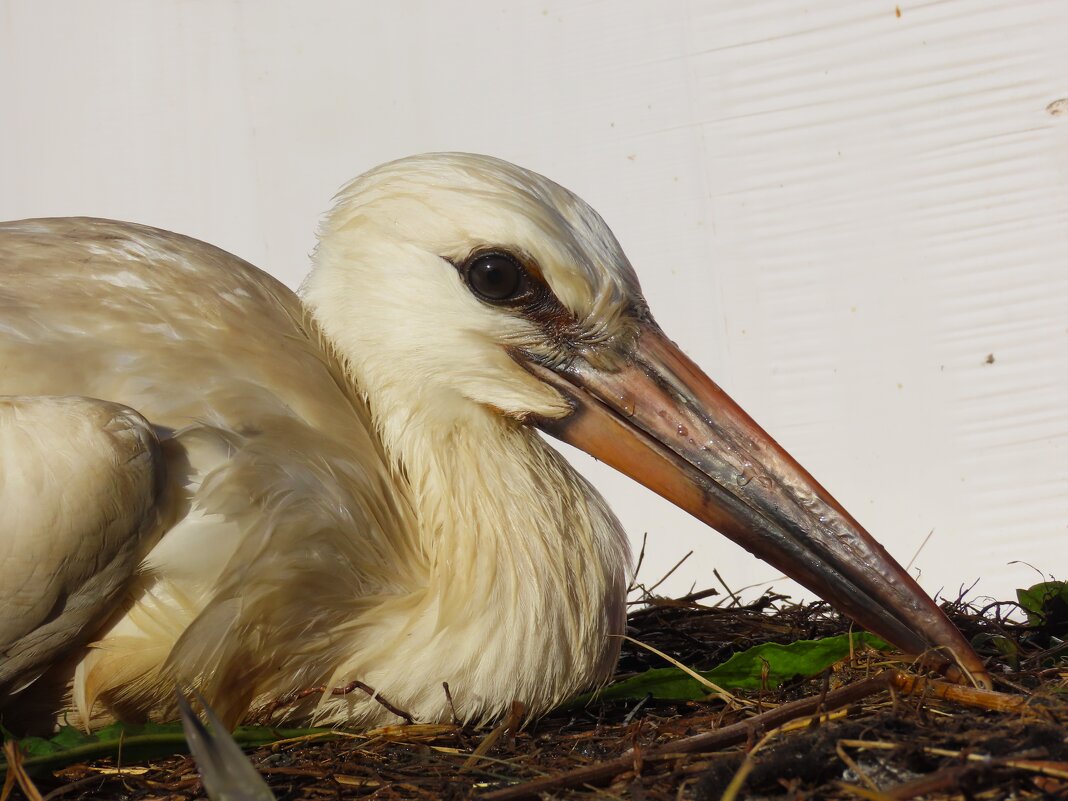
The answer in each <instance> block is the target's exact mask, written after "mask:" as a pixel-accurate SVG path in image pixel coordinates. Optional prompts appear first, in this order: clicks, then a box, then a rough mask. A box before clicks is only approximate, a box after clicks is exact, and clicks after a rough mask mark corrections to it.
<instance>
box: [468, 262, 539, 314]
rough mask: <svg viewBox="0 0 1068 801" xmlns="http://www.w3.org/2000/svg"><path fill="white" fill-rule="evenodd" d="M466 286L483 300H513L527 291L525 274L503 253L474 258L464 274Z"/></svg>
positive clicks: (517, 264)
mask: <svg viewBox="0 0 1068 801" xmlns="http://www.w3.org/2000/svg"><path fill="white" fill-rule="evenodd" d="M464 275H465V277H466V279H467V284H468V286H470V287H471V289H472V290H474V292H475V294H476V295H478V296H479V297H481V298H482V299H483V300H489V301H494V302H498V303H499V302H501V301H506V300H515V299H516V298H519V297H521V296H522V295H523V294H524V293H526V291H527V289H528V282H527V273H526V271H525V270H524V269H523V268H522V266H520V264H519V262H517V261H516V260H515V259H513V258H512V257H511V256H507V255H505V254H504V253H486V254H484V255H482V256H476V257H475V258H474V259H472V260H471V262H470V263H469V264H468V265H467V270H466V272H465V273H464Z"/></svg>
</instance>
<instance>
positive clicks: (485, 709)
mask: <svg viewBox="0 0 1068 801" xmlns="http://www.w3.org/2000/svg"><path fill="white" fill-rule="evenodd" d="M72 251H73V252H72ZM85 253H88V254H90V255H89V258H88V259H87V258H85V256H84V255H83V254H85ZM0 260H2V261H3V263H4V264H5V267H6V269H7V273H6V275H5V285H6V287H7V288H6V289H5V290H4V291H3V295H2V301H0V302H2V307H3V319H4V320H5V323H4V326H5V337H4V339H3V340H0V362H2V363H3V364H4V365H5V368H6V369H5V370H4V371H3V373H2V374H0V395H2V394H8V393H14V392H21V393H26V394H31V395H41V396H56V395H61V396H64V395H66V396H69V395H80V396H90V397H94V396H95V397H106V398H109V399H111V400H112V401H114V402H117V403H120V404H124V405H125V406H127V407H130V408H131V409H136V410H138V411H139V412H140V413H141V414H143V415H145V416H146V417H147V418H148V419H150V420H151V421H152V423H153V425H154V426H155V427H156V430H157V431H158V432H159V433H160V437H161V439H162V454H161V455H160V457H159V458H161V459H162V460H163V462H164V466H163V472H164V473H165V475H166V476H167V483H166V488H165V490H164V492H163V501H162V503H161V506H160V510H159V517H160V522H159V523H158V524H157V526H156V530H155V531H154V532H151V533H150V534H149V537H150V538H152V540H153V541H154V546H153V547H152V549H151V551H150V552H149V553H148V554H147V557H146V558H145V560H144V568H143V569H142V571H141V572H140V574H139V576H138V577H137V579H136V588H134V589H132V590H131V593H132V596H131V597H132V598H134V599H135V600H134V601H133V603H132V605H131V606H130V608H129V609H128V610H127V611H125V613H124V614H122V615H121V616H120V617H119V618H118V619H117V620H115V621H114V622H113V623H112V624H111V625H110V626H109V627H108V630H107V632H106V633H104V634H103V635H102V636H101V638H100V640H99V642H98V643H97V645H96V646H95V647H94V648H93V649H91V650H90V651H89V652H88V654H87V655H86V656H85V658H84V659H83V660H82V661H81V662H80V663H79V665H78V668H77V674H76V675H77V678H76V681H75V684H74V699H75V701H76V705H77V708H78V710H79V711H80V712H81V713H82V715H84V716H88V715H89V714H90V710H91V709H92V708H93V707H94V706H95V702H96V701H98V700H105V701H106V704H107V707H108V708H118V709H129V708H133V709H137V710H143V709H149V710H152V709H159V710H160V712H161V713H162V714H164V715H169V714H171V708H170V704H171V703H172V698H173V681H174V679H175V678H176V677H177V676H181V677H183V678H184V679H186V680H188V679H190V678H196V679H197V680H198V681H197V683H198V685H199V686H201V687H202V689H204V690H205V691H209V692H210V693H211V695H212V697H213V698H215V699H217V700H216V701H215V705H216V707H217V708H218V709H219V710H220V712H221V713H222V714H224V715H228V716H229V717H230V718H234V717H235V716H239V715H240V714H243V713H244V712H245V710H246V709H247V708H248V706H250V705H252V706H255V705H257V704H259V705H264V704H266V703H268V702H269V701H271V700H274V699H277V698H279V697H282V696H284V695H286V694H288V693H293V692H297V691H300V690H303V689H306V688H308V687H315V686H323V685H328V686H331V687H333V686H336V685H342V684H345V683H346V682H347V681H349V680H350V679H351V678H356V677H359V678H361V680H363V681H365V682H366V683H368V684H370V685H371V686H374V687H376V688H378V689H380V690H381V692H382V693H383V694H384V696H385V697H387V698H389V699H390V700H391V701H392V702H393V703H394V704H395V705H398V706H400V707H401V708H403V709H405V710H407V711H409V712H410V713H411V714H413V715H417V716H419V718H420V719H439V718H442V717H443V715H444V714H445V712H446V708H447V700H446V697H445V693H444V690H443V689H442V682H443V681H449V682H450V687H451V689H452V694H453V697H454V702H455V703H456V704H457V710H458V712H459V713H460V714H462V715H463V716H464V717H468V718H481V717H484V716H491V715H493V714H496V713H498V712H500V711H503V710H504V709H505V708H506V707H507V704H508V703H510V701H511V698H510V697H505V696H507V695H511V694H516V693H520V694H522V695H523V697H525V698H526V699H527V701H528V703H530V704H531V706H532V707H533V708H548V707H549V706H551V705H552V704H554V703H558V702H559V701H561V700H563V699H564V698H566V697H567V696H568V695H569V694H571V693H573V692H575V691H576V690H577V689H579V688H581V687H583V686H586V685H589V684H590V683H593V682H596V681H599V680H603V679H604V678H606V677H607V675H608V673H609V672H610V670H611V667H612V664H613V662H614V656H615V653H616V651H617V650H618V645H617V644H616V642H615V641H613V640H612V639H609V638H607V637H606V635H608V634H618V633H621V632H622V626H623V621H622V615H621V599H622V596H623V592H624V588H625V584H626V579H625V570H626V563H627V550H626V541H625V539H624V537H623V534H622V532H621V530H620V528H619V526H618V524H617V523H616V521H615V519H614V518H613V517H612V515H611V513H610V512H609V511H608V510H607V507H605V506H604V504H603V503H600V502H597V503H594V504H590V503H589V502H588V497H589V495H590V493H592V492H593V490H592V488H590V487H589V485H588V484H587V483H586V482H585V481H584V480H583V479H582V478H581V477H580V476H578V475H577V474H576V473H575V472H574V471H573V470H572V469H571V468H570V467H568V465H567V464H566V463H565V462H564V461H563V460H562V459H561V458H560V457H559V456H558V455H557V454H556V452H555V451H553V450H552V449H551V448H549V447H548V446H547V445H546V444H545V443H544V442H543V441H542V440H541V439H540V438H539V437H537V435H536V434H534V433H533V432H531V431H530V430H528V429H526V428H525V427H522V426H520V425H518V424H517V423H515V422H514V421H509V420H501V419H500V418H498V417H497V416H495V415H492V414H490V413H488V412H481V413H480V410H475V411H474V413H473V414H472V415H470V417H469V419H466V420H464V425H457V424H452V425H448V426H445V427H442V428H441V429H438V430H435V428H434V427H427V426H424V427H418V428H417V427H414V426H413V427H410V428H408V429H407V432H408V436H407V437H404V438H402V439H403V440H404V441H403V445H404V450H405V451H406V452H407V453H409V454H410V453H412V452H419V451H422V452H423V455H425V456H426V457H431V456H433V457H434V458H419V459H414V460H407V459H406V460H405V461H401V460H400V459H399V458H397V455H396V454H391V453H387V451H386V449H385V448H384V446H383V441H382V440H381V439H380V438H379V437H378V436H377V435H376V428H375V425H374V422H373V420H372V416H371V413H370V411H369V409H368V407H367V404H366V402H365V401H364V400H363V398H361V397H360V395H359V394H358V392H356V391H354V388H353V386H352V383H351V382H350V381H349V380H348V378H347V376H346V374H345V372H344V369H343V368H342V366H341V365H340V364H339V363H338V361H337V359H336V358H335V357H334V355H333V354H332V351H331V349H330V348H329V347H328V346H325V345H324V344H323V342H322V338H321V336H320V334H319V333H318V331H317V327H316V324H315V323H314V321H313V320H312V319H311V318H310V317H309V316H308V315H307V314H306V312H305V310H304V308H303V307H302V305H301V303H300V301H299V299H298V298H297V297H296V296H295V295H294V294H293V293H292V292H291V291H290V290H288V289H287V288H285V287H284V286H283V285H281V284H280V283H278V282H277V281H275V280H274V279H273V278H271V277H270V276H268V275H266V274H265V273H263V272H261V271H259V270H257V269H256V268H254V267H252V266H251V265H249V264H247V263H245V262H243V261H241V260H240V259H237V258H235V257H233V256H231V255H229V254H226V253H224V252H223V251H220V250H218V249H216V248H213V247H211V246H209V245H205V244H203V243H200V242H196V241H194V240H191V239H187V238H185V237H181V236H177V235H174V234H169V233H167V232H163V231H158V230H154V229H149V228H144V227H141V226H135V225H129V224H121V223H114V222H109V221H102V220H88V219H86V220H52V221H44V220H42V221H28V222H23V223H14V224H7V225H4V226H2V227H0ZM56 450H61V448H60V449H57V448H52V447H47V448H46V449H45V452H48V453H54V452H55V451H56ZM86 466H87V467H88V465H86ZM17 471H18V466H17V465H10V464H9V465H8V466H7V469H6V470H5V474H4V482H5V484H7V483H8V482H9V481H10V480H11V479H12V477H13V476H14V475H16V473H17ZM495 484H496V486H494V485H495ZM19 500H20V501H21V504H22V505H29V506H31V507H36V506H37V505H38V504H39V500H40V499H39V498H38V497H37V496H35V495H30V494H27V495H25V496H23V497H22V498H21V499H19ZM524 502H525V503H526V506H525V507H524V506H523V503H524ZM517 507H518V508H517ZM69 513H70V514H71V515H76V514H77V513H78V510H77V509H71V510H70V512H69ZM576 516H577V517H576ZM539 526H541V527H543V528H544V529H545V530H539ZM56 545H57V546H59V547H62V544H60V543H57V544H56ZM576 550H581V551H582V552H584V553H586V552H589V553H593V554H596V555H599V556H600V557H601V558H599V559H598V558H594V559H591V560H579V561H576V560H574V559H573V558H571V555H572V554H573V553H574V552H575V551H576ZM547 580H551V584H549V583H546V582H547ZM550 588H551V593H549V592H547V591H548V590H549V589H550ZM550 596H551V597H550ZM561 601H563V602H564V603H563V604H561ZM561 606H563V607H564V608H563V609H561ZM369 610H370V611H369ZM573 621H577V622H580V623H581V624H582V625H572V622H573ZM413 642H414V643H418V647H412V645H410V643H413ZM251 643H254V644H255V647H253V648H250V647H249V646H250V644H251ZM295 644H299V647H298V648H294V647H293V646H294V645H295ZM591 648H592V649H594V650H595V651H596V652H597V653H594V654H590V653H589V650H590V649H591ZM546 655H551V664H543V662H544V661H545V659H544V658H545V656H546ZM412 675H415V676H418V677H419V680H418V682H409V681H407V680H406V677H408V676H412ZM395 677H405V678H404V679H403V680H400V681H398V680H397V678H395ZM506 677H507V678H506ZM517 677H518V678H519V682H518V684H516V685H515V686H514V688H513V689H511V690H510V692H509V693H505V694H502V693H501V692H500V691H499V689H498V688H497V685H499V684H502V683H506V684H508V685H509V686H510V687H512V686H513V682H515V679H516V678H517ZM408 684H414V685H417V686H418V687H419V688H420V690H419V691H418V692H414V693H406V692H404V691H403V690H402V689H401V687H402V686H405V685H408ZM524 691H525V692H524ZM517 697H519V696H518V695H517ZM316 700H318V699H314V698H313V699H312V701H310V702H306V703H305V707H307V706H308V705H309V704H310V703H313V702H314V701H316ZM305 711H306V710H305ZM450 713H451V711H450ZM319 716H320V717H321V718H322V719H324V720H327V721H331V720H338V719H344V720H349V721H353V722H356V723H365V724H368V725H370V724H374V723H376V722H381V721H382V720H384V719H387V718H392V715H390V713H389V712H388V711H387V710H386V709H385V707H383V706H381V705H380V704H378V703H377V702H375V701H373V700H371V699H369V698H367V697H366V696H365V695H363V694H355V695H348V696H344V697H340V698H339V697H336V696H335V697H328V698H327V699H326V703H325V706H324V707H323V708H321V709H320V712H319Z"/></svg>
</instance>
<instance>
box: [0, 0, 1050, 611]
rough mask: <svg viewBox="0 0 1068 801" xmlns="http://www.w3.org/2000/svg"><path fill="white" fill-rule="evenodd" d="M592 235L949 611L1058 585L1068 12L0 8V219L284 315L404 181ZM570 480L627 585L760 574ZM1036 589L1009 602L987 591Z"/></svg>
mask: <svg viewBox="0 0 1068 801" xmlns="http://www.w3.org/2000/svg"><path fill="white" fill-rule="evenodd" d="M444 149H461V150H474V151H483V152H489V153H493V154H496V155H499V156H503V157H505V158H509V159H511V160H514V161H517V162H519V163H521V164H524V165H526V166H529V167H532V168H534V169H537V170H539V171H541V172H544V173H546V174H548V175H550V176H551V177H553V178H555V179H556V180H558V181H560V182H561V183H564V184H566V185H568V186H570V187H571V188H573V189H575V190H576V191H578V192H579V193H580V194H582V195H583V196H584V197H586V199H587V200H589V201H590V202H591V203H593V204H594V205H595V206H596V207H597V208H598V209H599V210H600V211H601V212H602V214H603V215H604V216H605V218H606V219H607V220H608V221H609V223H610V224H611V225H612V226H613V228H614V230H615V231H616V233H617V235H618V236H619V238H620V240H621V241H622V242H623V244H624V246H625V247H626V249H627V251H628V253H629V254H630V256H631V259H632V261H633V262H634V263H635V265H636V266H637V267H638V270H639V272H640V274H641V276H642V279H643V283H644V286H645V289H646V293H647V295H648V296H649V299H650V302H651V304H652V306H653V309H654V311H655V312H656V314H657V316H658V318H659V319H660V321H661V323H662V324H663V326H664V327H665V328H666V329H667V330H668V331H669V333H671V334H672V335H673V336H674V337H675V338H676V339H677V340H678V341H679V342H680V343H681V344H682V345H683V346H684V347H685V349H686V350H687V351H689V352H690V353H691V355H693V356H694V357H695V358H696V359H697V361H698V362H700V363H701V364H702V365H704V366H705V367H706V368H707V370H708V371H709V372H710V373H711V374H712V375H713V377H715V378H716V379H717V380H718V381H719V382H720V383H721V384H722V385H723V386H724V387H725V388H727V389H728V391H729V392H731V393H732V394H733V395H734V396H735V398H736V399H737V400H739V401H740V402H741V403H742V404H743V406H745V407H746V408H747V409H749V410H750V411H751V412H752V413H753V415H754V416H755V417H756V418H757V419H758V420H759V421H760V422H761V423H763V424H764V425H765V427H766V428H768V429H769V430H770V431H771V432H772V433H773V434H774V435H775V436H777V437H778V438H779V440H780V441H781V442H782V443H783V444H784V445H785V446H786V447H787V448H788V449H789V450H791V451H792V452H793V453H794V454H795V455H796V456H797V457H798V458H799V459H800V461H801V462H802V463H804V464H805V465H806V466H808V467H809V469H810V470H811V471H812V472H813V473H814V474H815V475H816V476H817V477H818V478H819V479H820V480H821V481H822V482H823V483H824V484H825V485H826V486H827V487H829V488H830V489H831V491H832V492H834V493H835V494H836V495H837V496H838V498H839V499H840V500H841V501H842V502H843V503H844V505H845V506H846V507H847V508H849V509H850V510H851V511H853V513H854V514H855V515H856V516H857V517H858V518H859V519H860V520H861V521H862V522H863V523H864V524H866V525H867V526H868V527H869V529H870V530H871V531H872V532H873V533H874V534H875V535H876V537H878V538H879V539H881V540H882V541H883V542H885V543H886V544H887V545H888V547H889V548H890V550H891V551H892V552H893V553H894V554H895V555H896V556H897V557H898V558H899V559H900V560H901V561H903V562H908V561H909V560H910V559H911V558H912V557H913V555H914V554H916V552H917V549H919V548H920V545H921V543H922V542H923V541H924V539H925V538H926V537H927V535H928V533H929V532H933V534H931V537H930V540H929V541H928V542H927V544H926V547H924V548H923V550H922V551H921V552H920V553H919V555H918V556H916V560H915V566H916V569H917V570H918V571H920V573H921V575H920V579H921V583H922V584H923V585H924V586H925V587H926V588H927V589H928V590H931V591H934V590H938V589H939V588H945V593H946V594H948V595H951V596H955V595H956V593H957V589H958V587H959V586H961V585H968V584H970V583H971V582H972V581H974V580H975V579H977V578H978V579H980V583H979V586H978V589H979V590H981V591H983V592H985V593H988V594H993V595H997V596H1000V597H1006V596H1009V595H1010V594H1011V591H1012V589H1013V588H1014V587H1017V586H1021V585H1026V584H1028V583H1031V582H1033V581H1035V580H1037V579H1038V578H1039V577H1040V576H1039V573H1055V574H1058V575H1060V576H1061V577H1064V576H1065V575H1066V573H1068V542H1066V537H1068V190H1066V189H1065V186H1066V183H1068V3H1066V2H1064V0H1045V1H1044V2H1022V1H1021V0H1001V1H1000V2H995V1H993V0H987V1H986V2H983V0H945V1H944V2H926V3H909V2H903V3H900V4H899V5H896V6H895V4H894V3H893V2H869V1H868V0H819V1H816V2H809V3H799V2H796V0H763V2H746V3H738V2H729V1H728V0H714V1H713V2H703V3H701V2H691V3H686V2H675V3H659V4H652V3H648V2H643V1H642V0H630V1H629V2H622V1H621V0H603V1H602V2H587V3H582V4H578V3H567V2H539V3H533V2H504V1H503V0H499V1H498V2H487V1H486V0H480V1H479V2H463V3H461V2H455V3H446V2H423V3H415V2H398V3H359V2H357V3H349V2H335V3H327V2H309V1H308V0H304V1H302V2H274V3H271V2H264V0H247V1H246V2H238V1H236V0H231V1H230V2H223V1H221V0H212V1H209V0H199V1H198V0H184V1H183V2H178V1H177V0H174V1H173V2H155V3H144V2H139V1H138V0H124V1H122V2H119V1H118V0H108V1H107V2H99V1H98V2H94V3H76V2H47V1H42V0H25V1H24V2H23V1H21V0H8V1H7V2H2V3H0V217H2V218H15V217H26V216H37V215H56V214H92V215H98V216H111V217H119V218H125V219H132V220H138V221H142V222H146V223H151V224H154V225H158V226H162V227H165V228H171V229H174V230H178V231H182V232H184V233H188V234H192V235H195V236H199V237H202V238H204V239H207V240H209V241H212V242H214V243H216V244H219V245H221V246H223V247H226V248H228V249H230V250H232V251H234V252H235V253H238V254H239V255H241V256H244V257H245V258H248V259H250V260H251V261H253V262H255V263H257V264H259V265H260V266H262V267H264V268H266V269H268V270H270V271H271V272H274V273H275V274H277V275H279V276H280V277H282V278H283V279H284V280H286V281H287V282H289V283H290V284H292V285H295V284H296V283H297V282H298V281H299V279H300V277H301V275H302V273H303V271H304V269H305V264H306V261H307V256H306V254H307V253H308V252H309V250H310V249H311V247H312V244H313V229H314V226H315V223H316V219H317V216H318V214H320V213H321V212H322V211H323V210H325V208H326V206H327V205H328V203H329V200H330V196H331V194H332V192H333V191H334V189H335V188H336V187H338V186H339V185H340V184H341V183H342V182H344V181H345V180H347V179H348V178H350V177H352V176H353V175H355V174H356V173H358V172H360V171H362V170H363V169H365V168H367V167H369V166H371V165H373V164H376V163H378V162H381V161H384V160H387V159H391V158H395V157H398V156H401V155H405V154H408V153H413V152H419V151H427V150H444ZM578 461H579V462H580V463H581V464H582V466H583V468H584V469H586V470H588V472H589V473H590V474H591V475H592V477H593V478H594V480H595V482H596V483H597V484H598V485H599V486H600V487H602V488H603V489H604V491H605V492H606V494H607V495H608V496H609V499H610V500H611V501H612V503H613V505H614V506H615V508H616V509H617V510H618V511H619V512H620V515H621V517H622V518H623V519H624V521H625V522H626V523H627V524H628V526H629V528H630V530H631V531H632V533H633V534H634V535H635V537H636V538H637V539H639V540H640V537H641V534H642V532H645V531H648V532H649V540H650V546H649V553H648V554H647V557H646V562H645V567H644V568H643V575H644V576H645V577H646V578H647V579H650V580H652V579H653V578H655V577H656V576H657V575H658V574H660V573H662V572H663V571H665V570H666V569H667V568H668V567H670V565H671V564H673V563H674V562H675V561H676V560H677V559H678V558H679V557H681V556H682V555H683V554H684V553H685V552H686V551H687V550H690V549H693V550H694V551H695V554H694V556H693V557H692V558H691V559H690V560H689V561H688V562H687V563H686V564H685V565H684V566H683V567H682V568H680V569H679V570H678V571H677V573H676V575H675V576H674V577H673V579H672V580H671V582H669V587H670V588H671V589H674V590H677V591H681V590H685V589H686V588H688V587H689V585H690V584H691V583H696V584H698V585H708V584H710V583H712V581H713V580H712V575H711V571H712V568H713V567H718V569H719V571H720V573H721V574H722V575H723V576H724V577H725V578H727V580H728V581H729V582H732V583H733V584H734V585H736V586H739V585H743V584H747V583H751V582H754V581H758V580H762V579H766V578H771V577H772V576H773V573H772V572H771V571H770V569H768V568H766V567H764V566H762V565H760V564H759V563H757V562H755V561H754V560H752V559H750V558H749V557H748V556H746V555H745V554H744V553H742V552H741V551H739V550H738V549H736V548H734V547H733V546H731V545H730V544H729V543H726V542H725V541H724V540H722V539H720V538H718V537H716V536H714V535H711V534H709V533H708V532H706V531H703V530H702V528H701V526H700V525H699V524H697V523H695V522H693V521H691V520H689V519H688V518H687V517H686V516H685V515H683V514H682V513H680V512H678V511H677V510H675V509H673V508H672V507H670V506H669V505H667V504H666V503H664V502H662V501H660V500H659V499H657V498H655V497H654V496H652V495H651V494H650V493H647V492H645V491H644V490H641V489H638V488H636V487H635V486H634V485H633V484H631V483H629V482H628V481H626V480H625V479H622V478H620V477H617V476H615V475H613V474H611V473H610V471H608V470H607V469H605V468H603V467H601V466H599V465H595V464H592V463H590V461H589V460H587V459H585V458H584V457H579V458H578ZM1017 560H1019V561H1023V562H1029V563H1031V565H1033V566H1034V568H1032V567H1029V566H1026V565H1022V564H1013V562H1014V561H1017Z"/></svg>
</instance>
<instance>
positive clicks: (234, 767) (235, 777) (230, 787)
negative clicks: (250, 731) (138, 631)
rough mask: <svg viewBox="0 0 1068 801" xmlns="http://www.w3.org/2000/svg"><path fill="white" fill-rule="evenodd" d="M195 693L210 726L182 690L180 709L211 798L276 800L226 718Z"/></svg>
mask: <svg viewBox="0 0 1068 801" xmlns="http://www.w3.org/2000/svg"><path fill="white" fill-rule="evenodd" d="M195 695H196V698H197V700H198V701H199V702H200V705H201V706H202V707H203V708H204V717H205V719H206V720H207V724H208V725H207V726H205V725H204V723H202V722H201V720H200V718H198V717H197V715H196V713H195V712H194V711H193V708H192V706H190V704H189V699H188V698H186V696H185V694H184V693H182V692H179V693H178V711H179V712H180V713H181V716H182V729H184V730H185V739H186V742H187V743H189V751H190V752H191V753H192V754H193V759H195V760H196V763H197V767H198V768H200V778H201V781H202V782H203V784H204V791H205V792H206V793H207V794H208V797H209V798H210V799H211V801H274V793H272V792H271V788H270V787H268V786H267V783H266V782H265V781H264V780H263V777H262V776H260V774H259V773H257V772H256V769H255V768H254V767H253V766H252V763H251V762H249V759H248V757H246V756H245V754H244V752H243V751H242V750H241V747H240V746H239V745H238V744H237V742H235V741H234V738H233V737H232V736H230V733H229V732H228V731H227V730H226V727H225V726H224V725H223V723H222V721H221V720H219V718H218V716H217V715H216V714H215V713H214V712H213V711H212V709H211V707H210V706H208V703H207V702H206V701H205V700H204V698H203V697H202V696H201V695H200V693H195ZM209 727H210V728H209Z"/></svg>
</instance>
